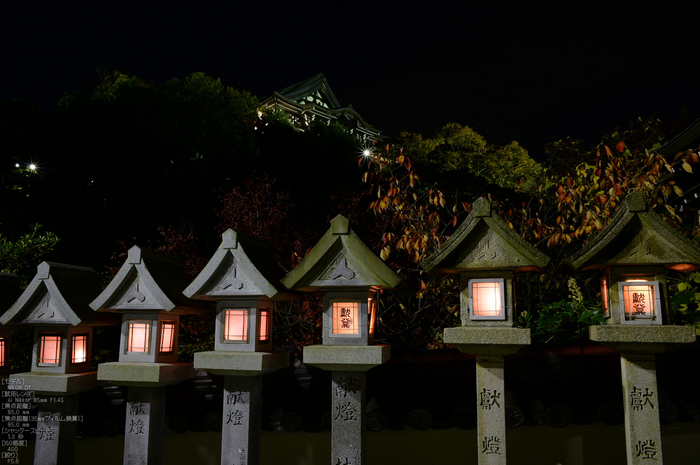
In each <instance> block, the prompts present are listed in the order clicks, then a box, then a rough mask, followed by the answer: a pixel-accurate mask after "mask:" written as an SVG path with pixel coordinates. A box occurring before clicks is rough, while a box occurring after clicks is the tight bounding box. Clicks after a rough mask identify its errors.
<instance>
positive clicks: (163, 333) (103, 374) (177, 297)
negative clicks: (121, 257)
mask: <svg viewBox="0 0 700 465" xmlns="http://www.w3.org/2000/svg"><path fill="white" fill-rule="evenodd" d="M185 286H187V277H186V276H185V273H184V271H183V270H182V267H181V265H180V261H179V260H177V259H176V258H174V257H172V256H170V255H166V254H162V253H157V252H153V251H150V250H147V249H141V248H139V247H137V246H134V247H132V248H131V249H130V250H129V255H128V257H127V259H126V262H125V263H124V264H123V265H122V267H121V268H120V270H119V272H118V273H117V275H116V276H115V277H114V279H112V281H111V282H110V283H109V285H108V286H107V288H106V289H105V290H104V291H103V292H102V293H101V294H100V295H99V296H98V297H97V298H96V299H95V300H94V301H93V302H92V303H91V304H90V307H92V309H93V310H96V311H97V312H107V313H118V314H121V315H122V331H121V341H120V344H119V361H118V362H111V363H102V364H100V366H99V367H98V372H97V378H98V379H99V380H102V381H108V382H110V383H114V384H117V385H120V386H128V391H127V409H126V426H125V432H124V465H133V464H143V465H160V464H162V462H163V432H164V430H165V387H166V386H167V385H170V384H175V383H178V382H180V381H183V380H185V379H188V378H192V377H194V375H195V373H196V372H195V370H194V368H193V367H192V364H191V363H179V362H177V348H178V337H177V336H178V331H179V322H180V321H179V319H180V315H182V314H193V313H204V312H206V311H207V310H208V307H207V306H206V303H205V302H200V301H196V300H190V299H187V298H186V297H185V296H183V295H182V289H184V288H185Z"/></svg>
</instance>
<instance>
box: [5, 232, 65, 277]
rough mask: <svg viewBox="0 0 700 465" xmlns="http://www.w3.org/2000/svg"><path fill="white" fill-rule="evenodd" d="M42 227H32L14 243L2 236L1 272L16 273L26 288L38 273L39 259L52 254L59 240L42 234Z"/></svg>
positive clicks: (50, 234) (51, 234)
mask: <svg viewBox="0 0 700 465" xmlns="http://www.w3.org/2000/svg"><path fill="white" fill-rule="evenodd" d="M40 231H41V226H40V225H38V224H35V225H33V226H31V231H30V232H28V233H26V234H24V235H22V236H20V237H19V238H17V240H16V241H12V240H10V239H8V238H6V237H5V236H3V235H2V234H0V271H2V272H3V273H15V274H17V275H18V276H19V277H20V279H21V280H22V286H25V285H26V284H27V283H28V282H29V280H31V278H32V277H33V276H34V274H35V273H36V266H37V265H38V264H39V259H40V258H41V257H43V256H44V255H46V254H48V253H49V252H51V251H52V250H53V249H54V247H56V244H58V242H59V239H58V237H56V235H55V234H53V233H51V232H45V233H43V234H41V233H40Z"/></svg>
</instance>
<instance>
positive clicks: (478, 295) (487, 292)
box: [469, 278, 506, 320]
mask: <svg viewBox="0 0 700 465" xmlns="http://www.w3.org/2000/svg"><path fill="white" fill-rule="evenodd" d="M503 287H504V285H503V279H500V278H499V279H472V280H470V281H469V296H470V297H469V298H470V300H471V318H472V319H474V320H505V319H506V314H505V312H504V311H503V302H504V300H505V296H504V289H503Z"/></svg>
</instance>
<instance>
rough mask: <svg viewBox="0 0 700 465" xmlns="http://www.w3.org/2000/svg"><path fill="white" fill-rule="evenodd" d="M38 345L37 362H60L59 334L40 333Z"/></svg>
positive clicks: (46, 363)
mask: <svg viewBox="0 0 700 465" xmlns="http://www.w3.org/2000/svg"><path fill="white" fill-rule="evenodd" d="M39 347H40V352H39V363H40V364H41V365H59V364H60V363H61V336H60V335H56V334H42V335H41V336H40V344H39Z"/></svg>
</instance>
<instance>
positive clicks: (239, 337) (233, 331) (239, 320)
mask: <svg viewBox="0 0 700 465" xmlns="http://www.w3.org/2000/svg"><path fill="white" fill-rule="evenodd" d="M224 341H241V342H247V341H248V310H226V313H225V314H224Z"/></svg>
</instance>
